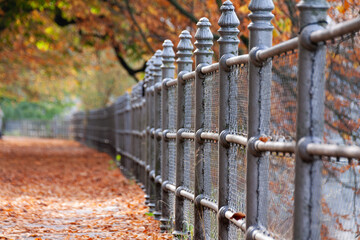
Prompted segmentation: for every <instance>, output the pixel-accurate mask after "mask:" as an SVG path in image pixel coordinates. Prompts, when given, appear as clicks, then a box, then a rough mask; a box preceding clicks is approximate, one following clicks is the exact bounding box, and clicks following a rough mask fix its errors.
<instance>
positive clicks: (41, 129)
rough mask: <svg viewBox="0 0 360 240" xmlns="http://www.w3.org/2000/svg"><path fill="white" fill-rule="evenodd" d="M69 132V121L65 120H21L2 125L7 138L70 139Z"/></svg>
mask: <svg viewBox="0 0 360 240" xmlns="http://www.w3.org/2000/svg"><path fill="white" fill-rule="evenodd" d="M70 132H71V131H70V120H66V119H54V120H34V119H21V120H7V121H5V123H4V134H5V135H8V136H25V137H40V138H64V139H70V138H71V135H70Z"/></svg>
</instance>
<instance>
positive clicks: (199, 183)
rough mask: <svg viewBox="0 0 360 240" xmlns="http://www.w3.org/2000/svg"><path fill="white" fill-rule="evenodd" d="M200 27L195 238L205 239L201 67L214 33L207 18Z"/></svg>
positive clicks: (209, 53) (209, 57)
mask: <svg viewBox="0 0 360 240" xmlns="http://www.w3.org/2000/svg"><path fill="white" fill-rule="evenodd" d="M196 26H197V27H198V29H197V31H196V34H195V39H196V42H195V46H196V48H197V49H196V50H195V52H194V53H195V65H196V74H195V135H196V137H195V212H194V217H195V226H194V239H205V226H204V210H203V207H202V206H201V204H200V200H201V199H202V198H203V193H204V162H203V155H204V147H203V142H202V141H201V137H200V135H201V132H202V128H203V127H204V107H203V105H204V104H203V103H204V88H203V81H204V75H203V74H202V73H201V68H202V67H204V66H206V65H209V64H211V63H212V56H213V51H212V50H211V46H212V45H213V35H212V33H211V30H210V26H211V24H210V22H209V20H208V19H207V18H201V19H200V21H199V22H198V23H197V24H196Z"/></svg>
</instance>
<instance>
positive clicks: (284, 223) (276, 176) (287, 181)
mask: <svg viewBox="0 0 360 240" xmlns="http://www.w3.org/2000/svg"><path fill="white" fill-rule="evenodd" d="M269 161H270V164H269V205H268V213H267V214H268V230H269V231H270V232H272V233H274V235H276V236H277V237H278V238H285V239H291V238H292V236H293V215H294V189H295V185H294V181H295V158H294V156H293V155H292V156H288V155H285V156H276V155H274V154H273V155H270V156H269Z"/></svg>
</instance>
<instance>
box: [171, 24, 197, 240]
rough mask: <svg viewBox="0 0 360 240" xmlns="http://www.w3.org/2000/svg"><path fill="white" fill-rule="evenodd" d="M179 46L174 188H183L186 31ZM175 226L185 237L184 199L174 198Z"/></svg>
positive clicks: (187, 69)
mask: <svg viewBox="0 0 360 240" xmlns="http://www.w3.org/2000/svg"><path fill="white" fill-rule="evenodd" d="M179 38H180V41H179V44H178V45H177V50H178V51H177V53H176V54H177V58H178V59H177V60H176V62H177V63H178V84H177V122H176V129H177V137H176V188H179V187H182V186H184V144H183V140H182V139H181V133H182V131H183V128H184V127H185V125H184V124H185V114H184V109H185V98H184V88H185V83H184V81H183V80H182V76H183V75H184V74H185V73H186V72H190V71H191V70H192V62H193V61H192V60H191V56H192V52H191V51H192V49H193V46H192V44H191V40H190V39H191V35H190V33H189V32H188V31H186V30H184V31H182V32H181V34H180V36H179ZM175 197H176V198H175V226H174V232H173V235H174V236H175V237H178V238H181V237H183V236H186V235H187V233H186V232H184V229H183V222H184V199H183V197H181V196H175Z"/></svg>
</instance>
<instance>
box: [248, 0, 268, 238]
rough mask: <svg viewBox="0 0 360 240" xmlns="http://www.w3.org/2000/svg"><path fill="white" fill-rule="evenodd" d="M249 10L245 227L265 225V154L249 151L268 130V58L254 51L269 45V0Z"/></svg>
mask: <svg viewBox="0 0 360 240" xmlns="http://www.w3.org/2000/svg"><path fill="white" fill-rule="evenodd" d="M249 9H250V11H251V12H252V13H251V14H249V17H250V19H251V21H252V22H251V23H250V24H249V26H248V29H249V30H250V45H249V49H250V53H249V55H250V61H249V94H248V96H249V102H248V109H249V110H248V141H249V143H248V148H247V173H246V228H247V233H246V234H247V238H251V231H250V230H249V228H250V227H251V228H250V229H256V228H262V227H265V228H266V227H267V206H268V196H267V193H268V187H269V182H268V174H269V155H268V153H266V154H264V153H258V152H256V151H253V149H255V148H254V147H253V143H254V141H255V140H257V139H259V137H260V136H261V135H269V134H270V97H271V66H272V65H271V61H270V60H266V61H264V62H259V61H257V59H256V52H257V51H258V50H260V49H265V48H268V47H271V45H272V30H273V26H272V25H271V22H270V21H271V19H272V18H273V15H272V14H271V11H272V10H273V9H274V4H273V2H272V1H271V0H251V2H250V5H249Z"/></svg>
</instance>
